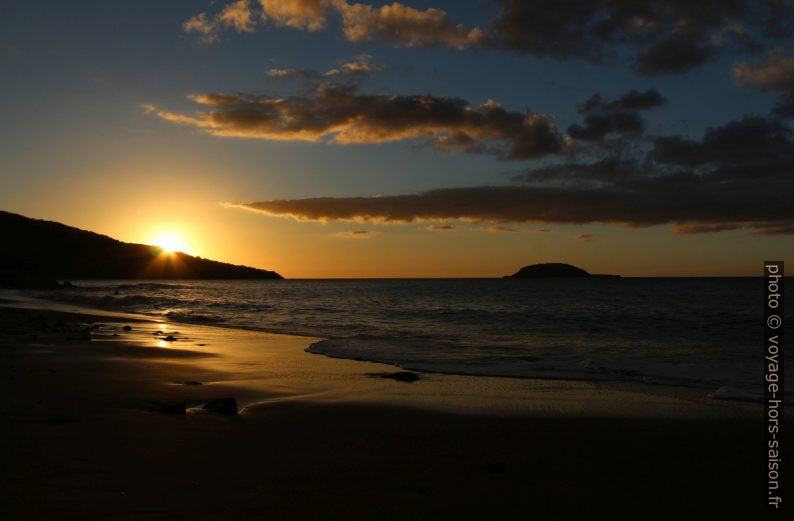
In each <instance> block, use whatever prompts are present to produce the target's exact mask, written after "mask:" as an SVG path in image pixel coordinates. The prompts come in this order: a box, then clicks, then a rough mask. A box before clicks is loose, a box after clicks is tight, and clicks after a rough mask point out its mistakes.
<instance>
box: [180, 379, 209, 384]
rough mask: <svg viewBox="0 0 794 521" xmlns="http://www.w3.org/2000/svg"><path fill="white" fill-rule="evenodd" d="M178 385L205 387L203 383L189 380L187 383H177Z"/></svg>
mask: <svg viewBox="0 0 794 521" xmlns="http://www.w3.org/2000/svg"><path fill="white" fill-rule="evenodd" d="M177 383H178V384H182V385H204V384H203V383H201V382H197V381H195V380H187V381H185V382H177Z"/></svg>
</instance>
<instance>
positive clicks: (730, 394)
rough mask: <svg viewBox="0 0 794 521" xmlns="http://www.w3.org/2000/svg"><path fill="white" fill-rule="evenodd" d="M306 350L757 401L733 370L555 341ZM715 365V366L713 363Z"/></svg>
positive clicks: (465, 371)
mask: <svg viewBox="0 0 794 521" xmlns="http://www.w3.org/2000/svg"><path fill="white" fill-rule="evenodd" d="M306 351H307V352H310V353H314V354H322V355H325V356H329V357H332V358H346V359H351V360H360V361H367V362H377V363H384V364H389V365H393V366H396V367H399V368H401V369H405V370H414V371H429V372H437V373H447V374H462V375H474V376H500V377H511V378H543V379H564V380H589V381H619V382H636V383H644V384H658V385H672V386H683V387H691V388H700V389H714V388H715V387H717V386H719V385H721V384H722V383H729V384H730V385H723V386H722V387H720V388H719V389H718V390H717V391H716V392H714V393H711V394H710V395H709V396H711V397H713V398H717V399H730V400H752V401H756V397H757V395H758V393H757V392H755V390H754V389H755V387H756V385H755V383H754V382H745V381H741V382H735V381H733V380H732V378H731V375H729V374H727V373H725V374H721V375H717V374H713V373H712V374H709V375H708V376H705V375H703V374H687V373H686V372H684V371H681V369H680V368H679V367H677V366H676V367H672V366H671V365H670V364H664V363H660V362H652V361H648V360H644V361H640V360H634V361H628V360H626V359H625V358H624V357H609V356H601V357H596V355H593V354H579V353H577V352H576V350H575V349H574V350H567V349H563V348H560V347H559V346H548V347H547V348H545V349H535V350H532V352H531V354H530V353H528V352H527V350H525V349H515V348H509V347H508V348H484V349H476V348H475V349H473V348H472V346H461V345H456V344H454V343H451V342H449V341H446V340H442V339H435V338H432V337H428V336H417V335H353V336H350V337H334V338H328V339H325V340H321V341H319V342H315V343H313V344H311V345H310V346H309V347H308V348H307V349H306ZM712 369H713V368H712Z"/></svg>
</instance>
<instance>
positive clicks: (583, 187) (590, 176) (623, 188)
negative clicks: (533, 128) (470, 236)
mask: <svg viewBox="0 0 794 521" xmlns="http://www.w3.org/2000/svg"><path fill="white" fill-rule="evenodd" d="M792 164H794V143H792V141H791V139H790V132H789V131H788V129H787V128H786V127H785V126H784V125H782V123H781V122H780V121H779V120H775V119H772V118H762V117H746V118H743V119H741V120H738V121H732V122H729V123H727V124H726V125H723V126H721V127H715V128H711V129H709V130H708V131H707V132H706V133H705V135H704V136H703V138H702V139H701V140H687V139H684V138H681V137H680V136H669V137H665V138H659V139H657V140H656V141H655V142H654V143H653V147H652V148H651V149H650V150H648V151H647V154H645V155H643V153H636V152H635V153H634V155H633V156H629V157H622V156H620V155H610V156H608V157H606V158H603V159H600V160H598V161H594V162H590V163H584V162H577V161H576V160H569V161H568V162H567V163H562V164H557V165H548V166H544V167H538V168H533V169H531V170H528V171H526V172H525V173H523V174H521V175H520V176H517V177H516V178H515V181H519V182H522V183H524V185H523V186H479V187H469V188H447V189H439V190H431V191H428V192H422V193H419V194H410V195H396V196H384V197H343V198H311V199H296V200H272V201H262V202H254V203H248V204H239V205H237V206H240V207H243V208H248V209H251V210H256V211H259V212H263V213H265V214H268V215H273V216H282V217H293V218H295V219H298V220H315V221H326V220H343V221H376V222H412V221H437V222H438V221H442V222H443V221H470V222H490V223H492V224H494V225H496V226H497V227H500V226H501V227H503V228H505V229H506V228H508V227H507V226H504V225H506V224H507V223H550V224H551V223H554V224H588V223H606V224H617V225H624V226H631V227H646V226H653V225H661V224H669V225H671V226H672V228H673V231H675V232H676V233H708V232H719V231H727V230H736V229H740V228H748V229H750V230H752V231H753V232H754V233H756V234H761V235H772V234H788V233H792V232H794V205H792V204H791V200H792V198H794V171H792V169H791V165H792ZM591 238H592V237H591Z"/></svg>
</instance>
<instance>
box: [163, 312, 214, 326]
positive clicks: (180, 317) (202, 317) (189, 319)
mask: <svg viewBox="0 0 794 521" xmlns="http://www.w3.org/2000/svg"><path fill="white" fill-rule="evenodd" d="M163 316H164V317H167V318H168V319H169V320H173V321H174V322H186V323H190V324H220V323H222V322H226V319H225V318H223V317H221V316H218V315H209V314H202V313H195V312H193V311H167V312H165V313H163Z"/></svg>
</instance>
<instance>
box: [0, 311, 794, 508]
mask: <svg viewBox="0 0 794 521" xmlns="http://www.w3.org/2000/svg"><path fill="white" fill-rule="evenodd" d="M6 305H13V306H25V305H27V306H28V307H33V308H35V307H41V306H40V305H37V304H31V303H27V304H25V303H19V302H17V303H11V304H9V303H6ZM69 311H77V310H75V309H69ZM95 313H96V314H95V315H91V314H86V313H83V314H76V313H67V312H64V311H54V310H47V309H20V308H18V307H17V308H10V307H0V317H1V318H0V381H2V385H3V394H2V396H3V399H2V402H1V403H2V405H1V406H0V423H1V424H2V425H1V428H2V442H3V447H4V448H5V449H6V451H7V457H6V458H4V464H3V465H2V470H0V479H2V483H0V490H2V492H0V494H2V497H0V505H2V507H0V508H1V509H2V510H1V511H0V515H3V518H4V519H9V518H11V519H219V520H221V519H222V520H226V519H309V518H320V519H337V518H347V519H397V518H401V519H405V518H408V519H447V518H460V517H464V518H483V519H493V518H506V517H514V516H521V517H522V518H531V517H532V516H534V515H540V514H554V513H559V512H576V513H579V514H580V515H582V516H584V515H592V514H593V513H595V512H599V511H604V512H607V513H615V512H618V511H631V512H634V513H635V514H639V515H644V514H645V513H648V514H651V513H656V512H659V511H665V512H682V513H683V512H704V513H706V512H711V513H714V512H722V513H727V512H730V513H734V514H735V513H745V512H746V513H751V512H760V511H761V509H762V508H763V505H764V502H765V497H764V494H765V490H764V488H763V487H764V481H763V474H762V470H763V465H764V461H763V460H762V458H763V450H764V447H763V439H762V437H761V436H762V429H763V422H762V419H761V407H760V405H759V404H755V403H749V402H734V401H726V400H712V399H709V398H708V397H707V391H706V390H698V389H694V390H693V389H678V388H669V387H661V386H651V385H639V384H625V383H623V384H618V383H609V382H601V383H594V382H572V381H553V380H537V379H531V380H530V379H511V378H490V377H488V378H484V377H465V376H454V375H440V374H426V373H419V376H420V378H421V379H420V380H419V381H417V382H415V383H403V382H398V381H393V380H388V379H383V378H380V377H378V376H374V375H375V374H379V373H391V372H394V371H396V370H397V369H396V368H394V367H390V366H386V365H382V364H374V363H368V362H358V361H350V360H337V359H332V358H328V357H325V356H321V355H314V354H310V353H307V352H305V351H304V350H305V348H306V347H307V346H308V345H309V344H310V343H311V342H312V341H314V340H315V339H311V338H306V337H295V336H286V335H274V334H267V333H260V332H251V331H241V330H235V329H226V328H215V327H205V326H197V325H185V324H173V323H158V322H153V321H151V319H148V318H145V317H134V316H124V315H121V314H115V315H114V316H108V315H107V314H104V313H103V312H99V311H97V312H95ZM124 325H129V326H131V327H132V330H131V331H124V330H123V329H122V328H123V326H124ZM158 331H162V332H163V333H162V334H157V333H158ZM169 334H170V335H172V336H173V337H175V338H176V341H167V340H165V338H166V337H167V336H168V335H169ZM114 335H117V336H114ZM225 397H233V398H235V400H236V401H237V404H238V405H239V407H240V413H239V414H237V415H232V416H225V415H219V414H214V413H210V412H207V411H204V410H202V409H201V405H202V404H204V403H206V402H208V401H210V400H213V399H217V398H225ZM180 404H184V405H185V406H186V408H187V413H186V414H172V413H167V412H163V411H164V410H166V409H173V408H174V406H177V405H180ZM788 417H789V418H791V417H792V415H791V414H790V413H789V414H788ZM788 431H789V432H790V431H791V426H789V428H788ZM9 516H10V517H9Z"/></svg>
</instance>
